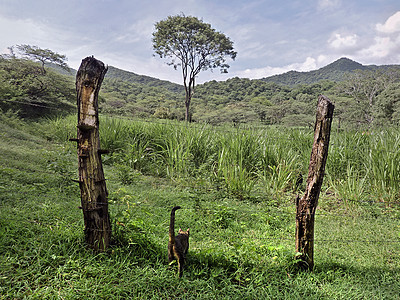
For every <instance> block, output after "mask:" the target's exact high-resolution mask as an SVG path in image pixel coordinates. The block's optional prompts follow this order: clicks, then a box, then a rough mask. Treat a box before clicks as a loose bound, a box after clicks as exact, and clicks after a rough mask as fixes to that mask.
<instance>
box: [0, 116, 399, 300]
mask: <svg viewBox="0 0 400 300" xmlns="http://www.w3.org/2000/svg"><path fill="white" fill-rule="evenodd" d="M73 121H74V119H73V118H72V117H70V119H68V118H66V119H57V120H45V121H42V122H40V123H27V122H20V121H18V120H16V119H15V118H13V117H12V116H5V115H2V119H1V120H0V126H1V128H2V130H1V133H0V135H1V139H0V150H1V153H2V154H1V156H0V299H24V298H25V299H130V298H138V299H243V298H244V299H398V298H399V290H400V214H399V209H398V202H396V198H395V197H392V198H390V199H389V200H388V201H387V202H379V201H382V198H379V197H378V196H379V195H381V194H382V191H383V192H385V193H389V192H390V193H392V194H390V195H393V191H394V189H395V188H396V187H395V186H394V187H393V188H390V189H388V188H387V187H388V186H390V185H391V184H392V183H390V182H388V183H385V184H386V186H384V187H383V188H379V189H378V188H376V191H374V190H375V188H374V184H375V183H374V181H373V180H372V177H370V176H369V174H371V173H372V172H374V171H373V170H372V166H371V167H370V168H369V169H368V170H365V169H367V168H366V166H370V162H369V161H368V156H365V158H360V157H358V156H357V155H356V154H355V153H353V152H359V153H368V151H365V150H364V148H363V147H361V146H362V145H369V146H370V145H377V146H374V147H371V148H370V151H371V153H375V152H374V151H376V153H378V151H382V149H383V148H385V147H386V146H385V144H383V141H382V142H380V139H381V138H382V139H383V140H385V142H386V143H388V144H390V145H395V141H396V139H394V140H393V139H392V138H393V135H389V134H379V135H376V137H374V136H368V137H365V136H360V135H358V134H354V135H355V137H354V138H352V137H351V135H350V134H349V135H348V136H346V137H345V136H343V135H340V136H338V135H335V134H332V141H333V147H331V150H330V151H331V153H330V155H331V154H332V153H333V154H332V156H331V160H335V162H337V163H340V164H342V165H343V166H345V169H334V168H333V167H334V166H332V167H327V171H328V172H329V173H328V174H329V176H330V179H329V180H325V185H324V192H323V193H321V198H320V207H319V209H318V210H317V213H318V215H317V216H316V225H315V228H316V231H315V239H316V241H315V270H314V272H301V271H297V270H296V268H295V261H294V254H295V253H294V230H295V215H294V213H295V207H294V204H293V199H294V196H295V195H294V193H295V192H296V191H294V190H293V188H292V181H293V180H295V177H294V178H292V177H290V176H292V173H293V174H294V175H293V176H297V174H296V172H298V171H303V169H304V165H306V164H307V161H308V159H309V153H310V148H311V145H309V144H308V143H309V142H310V141H312V134H310V133H307V132H303V131H298V132H295V131H292V132H290V131H286V130H285V129H282V130H280V131H278V130H276V129H265V130H261V131H260V132H258V131H257V132H248V134H251V135H249V136H245V135H243V134H242V133H241V132H240V131H235V130H233V131H232V130H228V129H227V128H220V129H218V128H214V129H213V128H208V127H195V126H188V127H186V126H181V125H179V123H178V124H174V123H171V124H170V123H168V124H156V125H153V124H151V123H143V122H137V124H134V123H131V122H129V121H124V120H122V121H121V120H120V121H118V120H111V119H109V120H107V119H105V120H102V122H101V124H100V126H102V125H104V126H107V125H109V128H108V129H107V130H106V131H104V132H109V133H105V135H108V136H107V137H106V136H105V137H104V138H105V139H104V140H103V141H107V140H108V144H107V147H108V145H111V146H110V148H112V150H113V152H112V154H111V155H110V156H108V157H105V160H106V162H105V166H104V167H105V175H106V177H107V179H108V180H107V188H108V190H109V201H110V213H111V218H112V224H113V244H112V246H111V247H110V249H109V251H108V252H107V253H102V254H93V253H92V252H91V251H90V250H87V249H86V247H85V245H84V241H83V238H84V237H83V216H82V212H81V211H80V210H79V208H78V207H79V205H80V194H79V187H78V185H77V184H75V183H74V182H72V181H71V180H70V179H76V177H77V157H76V152H75V151H76V149H75V148H76V145H75V144H74V143H71V142H67V139H68V138H70V137H74V136H73V134H74V131H75V129H74V126H72V125H71V122H73ZM113 122H114V124H113ZM118 122H121V123H120V124H117V125H115V123H118ZM113 126H117V127H116V128H119V129H118V130H120V132H119V133H118V136H119V137H118V139H119V140H117V138H115V139H116V140H115V141H113V134H112V132H113V130H114V129H113ZM62 128H65V129H68V130H65V131H62ZM48 129H52V131H47V130H48ZM68 132H71V134H70V133H68ZM185 132H188V133H189V134H188V135H187V136H185ZM170 134H171V135H172V136H173V137H174V139H175V140H172V141H170V140H169V135H170ZM285 135H287V137H290V139H287V138H286V139H285V138H284V136H285ZM188 136H190V138H189V137H188ZM223 136H224V138H223ZM395 136H396V135H395ZM236 138H237V140H236ZM121 139H124V142H121ZM386 139H387V140H386ZM179 141H184V143H186V144H188V145H191V148H190V149H189V150H188V149H185V148H183V146H182V145H181V144H179V143H178V142H179ZM173 143H175V144H173ZM253 143H257V144H261V145H262V147H260V149H258V148H257V147H255V144H253ZM343 143H345V144H344V146H343ZM375 143H378V144H375ZM168 145H170V146H168ZM205 145H206V146H205ZM107 147H104V145H103V148H107ZM168 147H169V148H168ZM285 147H287V148H285ZM288 147H290V149H291V150H290V151H289V148H288ZM349 147H355V148H354V149H355V150H357V151H352V150H351V149H353V148H351V149H348V148H349ZM391 147H393V146H391ZM307 148H308V149H307ZM223 149H225V150H223ZM227 149H231V150H232V152H230V151H231V150H227ZM238 149H240V150H239V151H238ZM338 149H340V153H339V152H336V151H338ZM392 149H393V151H395V150H396V151H397V149H394V148H392ZM167 150H168V151H167ZM234 150H235V151H236V152H235V151H234ZM174 151H175V152H176V153H175V154H174ZM179 151H181V152H179ZM185 151H186V152H187V154H185ZM196 151H197V152H196ZM204 151H206V153H207V155H204ZM225 151H226V152H225ZM242 151H243V153H245V152H244V151H248V152H246V153H247V154H246V155H243V154H241V152H242ZM343 151H348V152H347V153H344V152H343ZM228 152H229V153H228ZM196 153H200V154H196ZM221 153H227V155H228V154H229V155H230V156H231V158H230V159H229V160H226V161H224V162H220V163H219V160H221ZM174 155H176V157H175V158H174ZM185 155H186V156H185ZM201 155H203V156H201ZM178 156H179V157H178ZM198 156H200V157H198ZM258 157H259V158H262V159H260V160H258ZM345 157H347V160H348V161H349V162H353V161H355V162H356V164H350V167H349V168H347V166H348V164H349V163H346V161H345V160H344V159H345ZM371 157H373V155H371ZM385 159H389V157H387V158H385ZM179 160H186V161H183V162H182V161H180V162H179ZM229 161H231V162H232V166H237V167H240V166H243V168H242V169H238V171H240V170H241V171H242V172H243V174H245V175H246V176H248V177H247V178H245V179H244V180H245V181H249V180H254V183H252V184H253V186H252V187H251V188H250V189H249V190H246V187H242V191H244V192H245V193H242V194H240V193H237V192H234V191H235V190H233V189H232V188H231V187H230V186H229V185H228V184H227V183H226V181H225V179H226V177H225V176H226V175H225V174H224V171H222V170H223V169H221V172H219V171H218V170H219V167H220V166H222V165H229V163H228V162H229ZM385 161H386V160H385ZM129 162H130V164H129ZM176 163H178V164H182V165H176ZM329 163H331V164H332V161H331V162H329V161H328V164H329ZM357 164H361V165H362V166H358V165H357ZM385 165H387V166H388V167H387V168H388V170H390V168H389V166H390V164H389V163H387V164H386V163H385ZM328 166H329V165H328ZM188 167H190V168H191V169H190V170H183V171H182V172H181V170H180V168H183V169H185V168H188ZM267 167H269V169H267ZM168 168H169V169H168ZM171 168H172V169H173V171H174V173H171V172H170V170H172V169H171ZM273 168H275V169H273ZM271 169H273V170H271ZM233 170H234V169H233ZM264 171H265V172H264ZM268 172H270V173H269V174H268ZM334 172H336V173H334ZM342 172H343V173H342ZM379 172H381V171H379V170H376V172H375V173H374V174H379ZM386 172H388V171H386ZM390 172H391V174H393V176H397V175H396V174H395V173H394V171H390ZM243 174H242V175H243ZM238 175H239V174H238ZM278 175H279V176H280V177H279V176H278ZM262 176H264V177H262ZM269 176H271V178H274V179H273V182H275V181H276V182H277V183H276V185H277V187H276V188H274V187H271V186H269V185H268V184H275V183H269V181H268V178H270V177H269ZM358 176H361V178H366V179H365V181H364V182H363V183H359V185H361V184H362V185H363V186H362V189H361V187H360V186H354V184H355V183H354V182H353V183H351V182H350V183H347V181H346V177H351V178H353V177H356V178H357V177H358ZM376 176H378V175H376ZM287 178H289V179H287ZM286 179H287V181H285V180H286ZM235 180H237V181H239V182H240V180H241V178H240V177H239V178H235ZM377 180H378V179H377ZM340 182H342V183H343V185H344V186H343V187H342V190H343V189H347V191H351V190H354V191H362V192H363V193H364V194H363V196H362V197H360V199H356V200H359V202H356V203H354V201H348V202H345V201H344V200H345V199H347V197H348V196H346V195H347V194H343V193H345V192H346V190H345V191H344V192H342V194H341V193H339V188H338V187H336V186H337V185H338V184H339V183H340ZM278 183H279V184H278ZM239 187H240V186H239ZM278 189H279V190H280V192H279V190H278ZM271 190H273V192H274V193H275V192H279V193H278V195H276V194H274V193H272V192H271ZM325 191H326V192H325ZM300 193H301V192H300ZM243 195H244V196H243ZM342 195H344V196H342ZM276 197H279V201H276ZM360 201H363V202H360ZM377 202H378V203H377ZM380 203H381V204H380ZM178 204H179V205H181V206H182V207H183V209H181V210H179V211H178V212H177V214H176V228H178V227H183V228H185V229H186V228H187V227H190V228H191V237H190V249H189V254H188V258H187V260H188V261H187V268H186V270H185V272H184V276H183V277H182V279H179V278H177V276H176V274H175V270H176V265H173V266H171V267H169V266H168V264H167V253H166V252H167V251H166V248H167V247H166V246H167V242H168V237H167V235H168V222H169V213H170V209H171V207H172V206H174V205H178Z"/></svg>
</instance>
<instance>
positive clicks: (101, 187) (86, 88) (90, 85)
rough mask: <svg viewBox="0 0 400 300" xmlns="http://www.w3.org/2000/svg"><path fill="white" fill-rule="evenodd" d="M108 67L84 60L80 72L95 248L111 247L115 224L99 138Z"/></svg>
mask: <svg viewBox="0 0 400 300" xmlns="http://www.w3.org/2000/svg"><path fill="white" fill-rule="evenodd" d="M106 72H107V68H106V67H105V66H104V64H103V63H102V62H101V61H99V60H96V59H95V58H94V57H87V58H85V59H83V60H82V63H81V65H80V67H79V70H78V73H77V74H76V91H77V105H78V126H77V127H78V138H77V139H75V140H74V141H76V142H77V143H78V160H79V186H80V190H81V207H82V210H83V218H84V222H85V240H86V243H87V245H88V246H89V247H90V248H92V249H93V250H94V251H96V252H98V251H104V250H106V249H107V248H108V245H109V243H110V238H111V223H110V216H109V213H108V199H107V197H108V192H107V188H106V182H105V178H104V172H103V166H102V163H101V154H102V153H104V150H101V149H100V138H99V118H98V94H99V90H100V87H101V83H102V82H103V79H104V76H105V74H106Z"/></svg>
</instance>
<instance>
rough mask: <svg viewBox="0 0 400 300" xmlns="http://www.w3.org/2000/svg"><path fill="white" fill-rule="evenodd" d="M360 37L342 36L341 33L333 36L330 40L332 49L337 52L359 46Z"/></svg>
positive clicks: (352, 35) (354, 35) (355, 35)
mask: <svg viewBox="0 0 400 300" xmlns="http://www.w3.org/2000/svg"><path fill="white" fill-rule="evenodd" d="M357 43H358V36H357V34H348V35H342V34H340V33H334V34H332V36H331V38H330V39H329V40H328V44H329V46H330V47H332V48H334V49H336V50H347V49H351V48H354V47H356V46H357Z"/></svg>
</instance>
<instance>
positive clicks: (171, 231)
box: [169, 206, 181, 245]
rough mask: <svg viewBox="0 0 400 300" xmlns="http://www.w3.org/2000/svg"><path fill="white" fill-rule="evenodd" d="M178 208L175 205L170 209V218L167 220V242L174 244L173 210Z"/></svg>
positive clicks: (178, 207)
mask: <svg viewBox="0 0 400 300" xmlns="http://www.w3.org/2000/svg"><path fill="white" fill-rule="evenodd" d="M180 208H181V207H180V206H175V207H174V208H173V209H172V210H171V219H170V221H169V242H170V244H171V245H174V244H175V211H176V210H178V209H180Z"/></svg>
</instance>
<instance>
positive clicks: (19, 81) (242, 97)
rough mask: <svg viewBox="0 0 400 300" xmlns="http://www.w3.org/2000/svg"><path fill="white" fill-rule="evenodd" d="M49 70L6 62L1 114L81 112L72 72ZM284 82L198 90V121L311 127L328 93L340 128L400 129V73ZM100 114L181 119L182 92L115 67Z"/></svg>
mask: <svg viewBox="0 0 400 300" xmlns="http://www.w3.org/2000/svg"><path fill="white" fill-rule="evenodd" d="M47 70H48V71H47V72H42V71H41V66H40V64H38V63H35V62H32V61H30V60H27V59H20V58H10V57H1V58H0V100H1V101H0V107H1V108H2V109H3V110H8V109H12V110H16V111H19V112H20V115H21V116H23V117H33V118H34V117H40V116H46V115H51V114H60V113H70V112H73V111H75V109H76V108H75V105H76V104H75V102H76V94H75V85H74V75H73V74H74V71H72V72H71V73H69V74H68V73H65V72H64V71H63V72H60V70H59V69H57V68H54V66H51V65H50V66H48V67H47ZM279 76H281V77H277V76H273V77H270V78H264V79H261V80H250V79H244V78H232V79H228V80H226V81H210V82H206V83H204V84H200V85H198V86H197V87H196V90H195V94H194V97H193V102H192V111H191V114H192V121H194V122H206V123H210V124H220V123H232V124H234V125H237V124H240V123H254V124H257V123H258V124H260V123H261V124H280V125H285V126H313V122H314V117H315V105H316V101H317V97H318V95H319V94H325V95H326V96H328V97H329V98H330V99H331V100H332V101H333V102H335V104H336V108H335V124H336V125H337V126H340V127H343V128H349V127H362V128H370V127H372V126H386V125H398V124H399V122H400V102H399V100H400V68H399V67H398V66H393V67H387V66H382V67H376V66H372V67H364V66H362V65H360V64H358V63H356V62H353V61H351V60H348V59H341V60H338V61H337V62H335V63H333V64H331V65H328V66H327V67H325V68H322V69H320V70H317V71H312V72H303V73H301V72H288V73H286V74H283V75H279ZM290 78H292V79H293V80H289V79H290ZM273 81H276V82H273ZM279 81H280V82H279ZM285 82H286V84H282V83H285ZM293 82H296V83H297V84H293ZM100 110H101V112H102V113H104V114H112V115H123V116H127V117H132V118H133V117H135V118H160V119H178V120H182V119H183V118H184V91H183V87H182V86H180V85H178V84H174V83H171V82H168V81H162V80H158V79H155V78H152V77H148V76H141V75H137V74H134V73H131V72H127V71H123V70H120V69H117V68H113V67H110V68H109V71H108V73H107V75H106V78H105V80H104V82H103V85H102V89H101V92H100Z"/></svg>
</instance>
